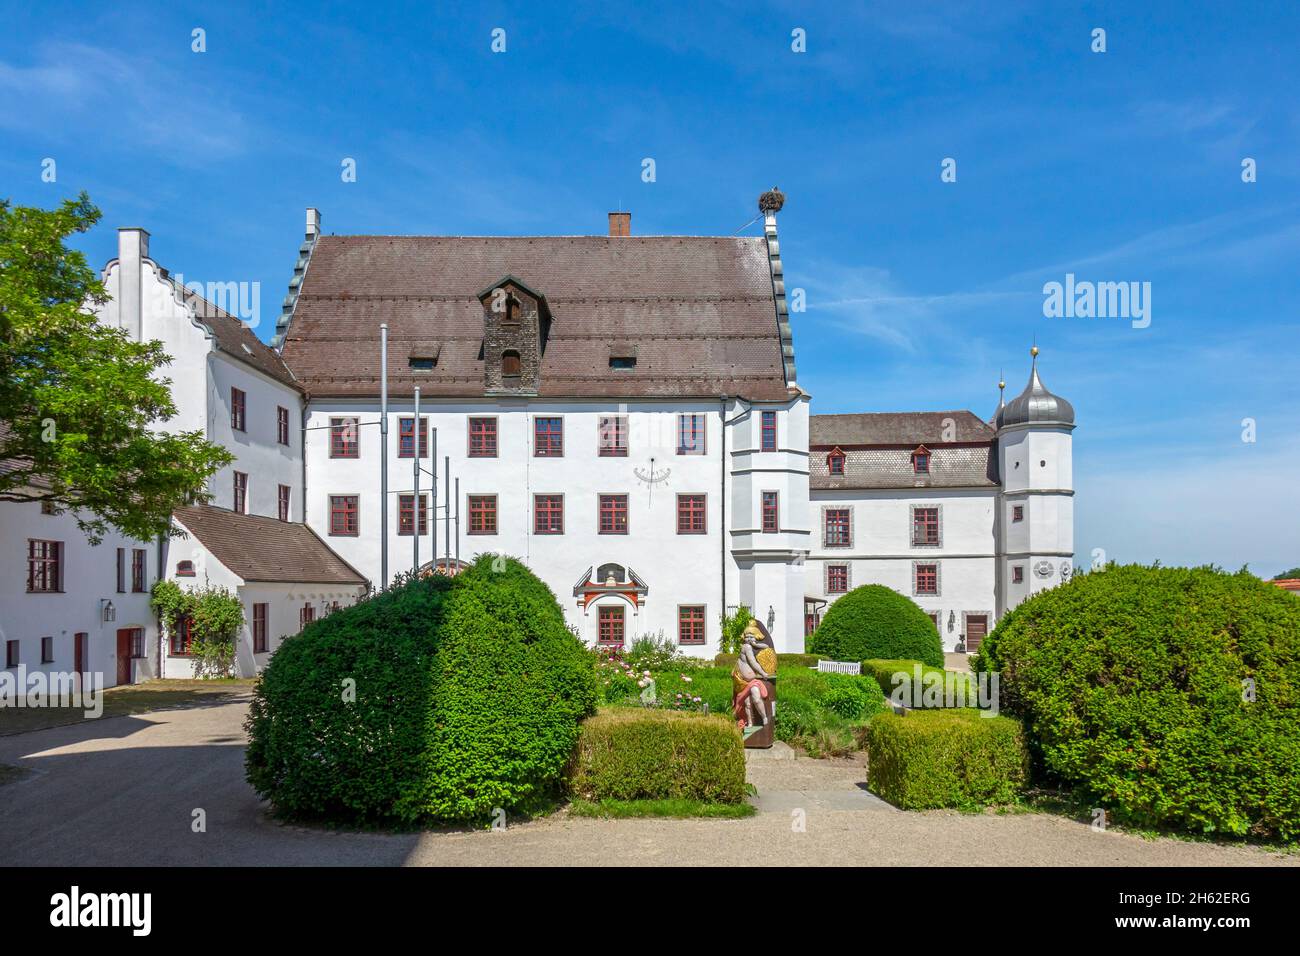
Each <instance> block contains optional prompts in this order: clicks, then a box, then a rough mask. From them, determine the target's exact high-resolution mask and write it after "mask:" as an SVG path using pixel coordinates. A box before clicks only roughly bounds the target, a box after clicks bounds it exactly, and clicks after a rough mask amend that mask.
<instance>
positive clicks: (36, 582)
mask: <svg viewBox="0 0 1300 956" xmlns="http://www.w3.org/2000/svg"><path fill="white" fill-rule="evenodd" d="M62 590H63V542H62V541H42V540H40V539H39V538H29V539H28V541H27V591H28V593H31V594H38V593H44V594H50V593H56V592H59V591H62Z"/></svg>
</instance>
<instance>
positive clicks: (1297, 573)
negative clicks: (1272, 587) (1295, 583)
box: [1273, 568, 1300, 581]
mask: <svg viewBox="0 0 1300 956" xmlns="http://www.w3.org/2000/svg"><path fill="white" fill-rule="evenodd" d="M1294 578H1300V568H1292V569H1291V570H1290V571H1283V572H1282V573H1281V574H1275V575H1273V580H1274V581H1289V580H1292V579H1294Z"/></svg>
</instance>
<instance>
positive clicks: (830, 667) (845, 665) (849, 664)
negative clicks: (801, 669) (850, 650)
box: [817, 661, 862, 674]
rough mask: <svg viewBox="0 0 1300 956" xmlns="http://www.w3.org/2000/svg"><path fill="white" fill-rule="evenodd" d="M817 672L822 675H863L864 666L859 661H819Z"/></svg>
mask: <svg viewBox="0 0 1300 956" xmlns="http://www.w3.org/2000/svg"><path fill="white" fill-rule="evenodd" d="M817 670H818V672H819V673H822V674H861V673H862V664H861V663H860V662H858V661H818V662H817Z"/></svg>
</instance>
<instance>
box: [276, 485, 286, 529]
mask: <svg viewBox="0 0 1300 956" xmlns="http://www.w3.org/2000/svg"><path fill="white" fill-rule="evenodd" d="M277 502H278V504H279V508H280V520H281V521H288V520H289V486H288V485H281V486H280V490H279V493H278V497H277Z"/></svg>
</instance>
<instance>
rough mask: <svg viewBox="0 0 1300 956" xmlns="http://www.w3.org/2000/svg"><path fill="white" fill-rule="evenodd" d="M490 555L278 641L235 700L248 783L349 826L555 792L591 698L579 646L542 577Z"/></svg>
mask: <svg viewBox="0 0 1300 956" xmlns="http://www.w3.org/2000/svg"><path fill="white" fill-rule="evenodd" d="M493 563H494V559H493V558H492V557H490V556H489V557H486V558H482V559H480V560H479V561H478V562H476V563H475V564H474V565H472V566H471V567H470V568H468V569H467V570H465V571H463V572H462V573H461V574H459V575H457V577H456V578H454V579H451V580H450V581H449V580H448V579H446V578H443V577H439V576H434V577H431V578H426V579H422V580H413V581H408V582H406V583H405V584H401V585H399V586H398V587H396V588H394V589H391V590H389V591H387V592H384V593H382V594H380V595H378V596H376V597H374V598H372V599H371V600H369V601H364V602H362V603H361V604H359V605H357V606H356V607H353V608H346V609H344V610H341V611H337V612H335V613H334V614H331V615H330V616H328V617H326V618H324V619H322V620H321V621H319V622H316V623H315V624H312V625H309V626H308V627H307V628H306V629H305V630H304V631H303V632H302V633H301V634H299V635H297V636H295V637H293V638H290V639H289V640H287V641H285V642H284V644H282V645H281V647H280V649H279V650H278V651H276V653H275V655H274V656H273V657H272V659H271V662H270V664H269V665H268V667H267V669H266V670H265V671H264V673H263V675H262V680H261V682H260V683H259V685H258V689H257V691H256V694H255V697H254V701H253V705H252V708H251V710H250V715H249V721H248V730H249V737H250V744H249V749H248V755H247V765H248V775H249V780H250V782H251V783H252V784H253V787H254V789H256V790H257V792H258V793H259V794H261V795H262V796H264V797H266V798H268V799H269V800H270V801H271V803H272V805H273V806H274V807H275V809H276V810H277V811H280V812H282V813H285V814H287V815H292V816H306V817H323V818H326V819H330V820H334V821H338V822H348V823H369V822H401V823H416V822H424V821H478V820H483V819H487V818H488V817H490V816H491V814H492V813H493V811H494V810H495V808H497V807H500V808H502V809H505V810H519V809H522V810H527V809H529V808H531V807H532V806H534V805H535V804H536V803H537V802H538V801H539V800H541V799H543V798H545V797H546V796H547V795H548V794H550V793H551V792H553V791H555V790H557V789H558V788H559V786H560V785H561V783H562V779H563V770H564V766H565V763H566V761H567V759H568V757H569V754H570V753H571V752H572V749H573V745H574V743H575V741H576V739H577V734H578V723H579V721H580V720H581V719H582V717H584V716H585V715H587V714H589V713H591V712H592V710H593V709H594V706H595V695H596V689H595V675H594V672H593V667H592V658H591V656H590V654H589V653H588V652H587V651H586V650H585V649H584V648H583V647H582V645H581V644H580V642H579V641H578V640H577V638H575V637H574V636H573V635H572V634H571V633H570V632H569V631H568V629H567V628H566V627H565V626H564V620H563V616H562V614H561V612H560V608H559V605H558V604H557V603H556V601H555V597H554V595H552V594H551V592H550V590H549V589H548V588H547V587H546V586H545V585H544V584H543V583H542V582H541V581H539V580H538V579H537V578H536V577H534V576H533V575H532V574H531V573H530V572H529V571H528V570H527V569H526V568H524V567H523V565H521V564H519V563H518V562H517V561H513V560H511V561H507V562H506V563H505V565H504V567H501V566H500V565H499V564H498V567H499V568H500V570H494V569H493ZM349 681H355V699H351V695H350V694H349V693H348V682H349Z"/></svg>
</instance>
